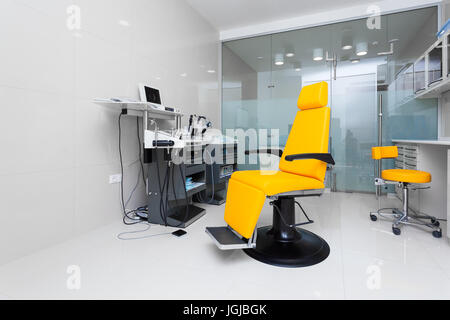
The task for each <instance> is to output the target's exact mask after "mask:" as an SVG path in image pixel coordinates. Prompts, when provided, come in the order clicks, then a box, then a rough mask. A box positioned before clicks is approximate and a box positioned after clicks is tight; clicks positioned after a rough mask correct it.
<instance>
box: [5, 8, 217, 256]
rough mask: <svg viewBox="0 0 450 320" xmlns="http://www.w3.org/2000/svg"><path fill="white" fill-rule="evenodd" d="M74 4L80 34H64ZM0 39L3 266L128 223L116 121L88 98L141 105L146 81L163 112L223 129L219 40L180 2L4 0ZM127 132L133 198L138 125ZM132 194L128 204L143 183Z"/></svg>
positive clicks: (126, 124)
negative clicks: (118, 177)
mask: <svg viewBox="0 0 450 320" xmlns="http://www.w3.org/2000/svg"><path fill="white" fill-rule="evenodd" d="M72 4H76V5H78V6H79V7H80V8H81V30H78V31H69V30H68V28H67V26H66V22H67V17H68V15H67V13H66V9H67V7H68V6H69V5H72ZM120 20H124V21H126V23H125V22H123V24H125V25H121V24H119V21H120ZM0 41H1V43H2V50H0V70H1V71H0V101H1V102H0V103H1V110H2V114H1V117H0V146H1V157H0V199H1V211H0V263H4V262H7V261H10V260H12V259H15V258H18V257H20V256H23V255H26V254H28V253H31V252H33V251H35V250H38V249H40V248H44V247H46V246H49V245H53V244H55V243H58V242H60V241H63V240H66V239H69V238H71V237H73V236H75V235H77V234H80V233H83V232H86V231H88V230H91V229H93V228H96V227H98V226H101V225H103V224H106V223H109V222H111V221H113V220H117V219H120V218H121V209H120V201H119V185H110V184H109V182H108V179H109V175H111V174H115V173H118V172H120V170H119V157H118V142H117V132H118V125H117V120H118V114H117V113H116V112H113V111H110V110H107V109H105V108H104V107H101V106H97V105H95V104H93V103H92V102H91V100H92V98H94V97H111V96H130V97H134V98H138V92H137V84H138V83H139V82H146V83H150V84H153V85H155V86H158V87H159V88H160V89H161V90H162V92H163V99H164V101H163V102H164V104H165V105H168V106H177V107H180V108H182V110H183V111H184V112H185V113H187V114H190V113H197V114H205V115H207V116H209V117H210V118H211V119H212V120H213V122H214V124H215V125H216V126H218V127H219V126H220V123H219V120H220V119H219V114H220V109H219V92H218V73H217V72H216V73H215V74H210V73H207V70H209V69H213V70H216V71H217V70H218V48H219V34H218V32H217V31H216V30H214V29H213V28H212V27H211V26H210V25H209V24H208V23H207V22H205V20H204V19H203V18H201V17H200V16H199V15H198V14H197V13H196V12H195V11H194V10H193V9H192V8H191V7H190V6H189V5H187V4H186V3H185V1H182V0H39V1H37V0H1V1H0ZM183 73H186V74H187V76H186V77H181V76H180V75H181V74H183ZM186 118H187V117H186ZM186 120H187V119H185V120H184V121H186ZM123 131H124V132H123V142H124V150H123V151H124V162H125V167H126V170H125V185H126V188H125V190H126V192H125V193H126V196H127V195H128V193H129V191H130V189H131V186H132V185H134V184H135V183H136V178H137V173H138V167H139V166H138V165H137V163H136V160H137V159H138V157H137V154H138V148H137V138H136V120H135V118H127V119H124V120H123ZM137 194H138V196H137V198H136V199H135V201H133V203H132V205H131V206H135V205H138V204H142V203H143V201H144V199H143V194H144V192H143V187H142V185H141V187H140V189H139V190H138V192H137Z"/></svg>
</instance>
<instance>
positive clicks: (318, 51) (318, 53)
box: [313, 48, 323, 61]
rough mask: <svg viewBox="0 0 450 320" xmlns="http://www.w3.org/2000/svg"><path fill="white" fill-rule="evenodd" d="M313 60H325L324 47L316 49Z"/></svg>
mask: <svg viewBox="0 0 450 320" xmlns="http://www.w3.org/2000/svg"><path fill="white" fill-rule="evenodd" d="M313 60H314V61H322V60H323V49H322V48H317V49H314V53H313Z"/></svg>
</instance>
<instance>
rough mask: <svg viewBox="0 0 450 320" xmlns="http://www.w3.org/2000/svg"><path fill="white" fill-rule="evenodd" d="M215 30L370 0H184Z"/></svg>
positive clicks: (370, 1) (368, 2)
mask: <svg viewBox="0 0 450 320" xmlns="http://www.w3.org/2000/svg"><path fill="white" fill-rule="evenodd" d="M186 1H187V2H188V3H189V4H190V5H191V6H192V7H193V8H194V9H195V10H196V11H197V12H199V13H200V14H201V15H202V16H203V17H204V18H205V19H206V20H208V21H209V22H210V23H211V24H212V25H213V26H214V27H215V28H216V29H217V30H218V31H224V30H228V29H233V28H239V27H244V26H248V25H252V24H261V23H266V22H272V21H276V20H282V19H289V18H295V17H299V16H304V15H309V14H315V13H319V12H323V10H324V8H326V10H327V11H331V10H335V9H341V8H342V7H349V6H355V5H364V4H365V3H367V4H368V5H369V4H373V2H374V1H373V0H320V1H311V0H186Z"/></svg>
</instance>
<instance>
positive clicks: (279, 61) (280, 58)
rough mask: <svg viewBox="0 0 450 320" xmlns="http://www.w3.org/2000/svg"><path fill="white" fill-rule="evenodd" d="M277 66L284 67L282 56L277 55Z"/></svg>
mask: <svg viewBox="0 0 450 320" xmlns="http://www.w3.org/2000/svg"><path fill="white" fill-rule="evenodd" d="M275 65H276V66H282V65H284V57H283V55H282V54H280V53H277V54H276V55H275Z"/></svg>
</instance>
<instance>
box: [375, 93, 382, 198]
mask: <svg viewBox="0 0 450 320" xmlns="http://www.w3.org/2000/svg"><path fill="white" fill-rule="evenodd" d="M378 146H379V147H381V146H383V95H382V94H381V93H380V101H379V104H378ZM381 170H382V168H381V159H380V160H377V178H381ZM376 194H377V198H378V197H379V196H380V195H381V186H377V190H376Z"/></svg>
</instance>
